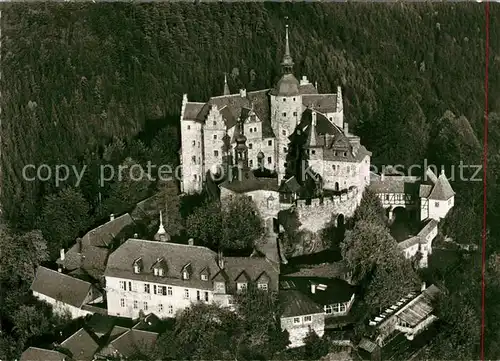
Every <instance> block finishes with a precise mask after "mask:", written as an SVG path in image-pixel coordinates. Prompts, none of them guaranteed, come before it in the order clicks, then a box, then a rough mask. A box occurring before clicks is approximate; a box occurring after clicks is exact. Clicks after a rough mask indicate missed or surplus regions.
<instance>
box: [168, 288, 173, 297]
mask: <svg viewBox="0 0 500 361" xmlns="http://www.w3.org/2000/svg"><path fill="white" fill-rule="evenodd" d="M167 295H169V296H172V287H170V286H168V287H167Z"/></svg>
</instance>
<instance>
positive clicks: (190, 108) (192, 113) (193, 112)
mask: <svg viewBox="0 0 500 361" xmlns="http://www.w3.org/2000/svg"><path fill="white" fill-rule="evenodd" d="M204 105H205V103H191V102H188V103H186V108H185V109H184V115H183V117H182V120H197V116H198V114H199V113H200V111H201V109H202V108H203V106H204Z"/></svg>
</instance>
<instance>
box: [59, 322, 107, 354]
mask: <svg viewBox="0 0 500 361" xmlns="http://www.w3.org/2000/svg"><path fill="white" fill-rule="evenodd" d="M61 347H62V348H64V349H66V350H68V351H69V352H70V354H71V357H72V358H73V359H74V360H76V361H92V360H93V358H94V354H95V353H96V352H97V349H98V348H99V345H98V344H97V342H96V341H95V340H94V338H93V337H92V336H91V335H90V334H89V333H88V332H87V331H85V330H84V329H83V328H81V329H79V330H78V331H77V332H75V333H74V334H73V335H71V336H70V337H68V338H67V339H66V340H64V341H63V342H62V343H61Z"/></svg>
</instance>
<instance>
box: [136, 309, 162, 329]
mask: <svg viewBox="0 0 500 361" xmlns="http://www.w3.org/2000/svg"><path fill="white" fill-rule="evenodd" d="M159 327H161V320H160V319H159V318H158V317H157V316H156V315H155V314H154V313H150V314H149V315H147V316H146V317H144V318H142V319H140V320H139V322H137V323H136V324H135V325H134V327H132V328H133V329H134V330H141V331H154V329H157V328H159Z"/></svg>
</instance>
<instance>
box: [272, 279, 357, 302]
mask: <svg viewBox="0 0 500 361" xmlns="http://www.w3.org/2000/svg"><path fill="white" fill-rule="evenodd" d="M281 279H282V280H283V281H292V284H293V285H294V286H293V287H292V288H294V289H296V290H297V291H300V292H302V293H304V294H306V295H307V296H308V297H309V298H310V299H311V300H313V301H314V302H316V303H317V304H319V305H321V306H324V305H329V304H334V303H341V302H347V301H349V300H350V299H351V297H352V295H353V294H354V291H355V289H356V287H354V286H351V285H350V284H349V283H347V282H346V281H344V280H341V279H339V278H324V277H289V276H284V277H282V278H281ZM311 284H315V285H325V286H326V288H325V290H320V289H319V288H318V287H316V292H315V293H312V292H311Z"/></svg>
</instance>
